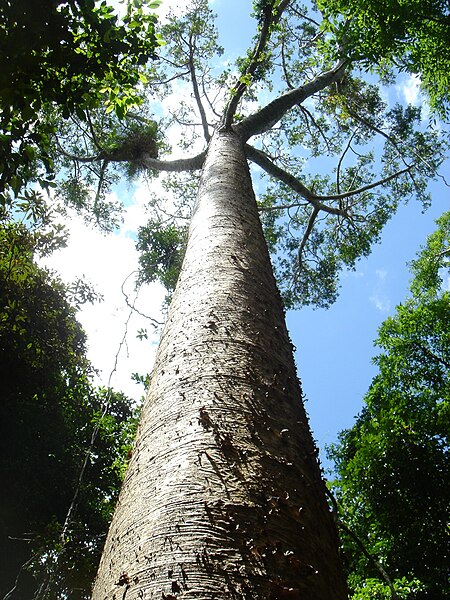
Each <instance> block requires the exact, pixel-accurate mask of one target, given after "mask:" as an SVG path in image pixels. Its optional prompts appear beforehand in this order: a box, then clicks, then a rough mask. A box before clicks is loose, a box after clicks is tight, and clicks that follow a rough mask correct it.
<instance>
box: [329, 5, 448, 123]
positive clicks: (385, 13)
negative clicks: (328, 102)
mask: <svg viewBox="0 0 450 600" xmlns="http://www.w3.org/2000/svg"><path fill="white" fill-rule="evenodd" d="M318 4H319V7H320V8H321V9H322V10H323V11H324V12H325V14H326V16H327V25H326V29H327V30H328V31H329V32H330V33H332V36H333V38H335V39H336V38H337V39H340V40H341V42H342V51H343V52H344V54H345V53H348V52H350V53H352V54H353V55H354V56H356V57H358V58H360V59H362V60H363V61H364V62H365V64H366V65H368V66H369V67H370V68H374V67H378V68H381V70H382V71H383V70H384V71H386V69H387V68H389V67H392V66H393V65H395V67H397V68H398V69H400V70H402V71H406V72H408V73H411V74H414V75H417V76H418V77H419V79H420V81H421V83H422V87H423V89H424V90H425V92H426V93H427V95H428V98H429V101H430V104H431V107H432V108H433V109H434V110H435V111H436V112H437V113H438V114H440V115H441V116H445V115H448V110H449V107H450V96H449V89H450V79H449V72H450V57H449V53H448V40H449V37H450V12H449V7H448V2H446V1H445V0H406V1H400V0H382V1H379V0H377V1H376V2H363V1H362V0H331V2H329V1H328V0H327V1H323V0H320V1H319V3H318ZM345 55H346V54H345Z"/></svg>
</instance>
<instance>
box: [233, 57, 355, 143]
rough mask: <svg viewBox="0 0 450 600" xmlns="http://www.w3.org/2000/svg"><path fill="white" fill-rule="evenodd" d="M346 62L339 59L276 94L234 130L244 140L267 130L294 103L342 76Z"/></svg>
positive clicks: (298, 102) (299, 102)
mask: <svg viewBox="0 0 450 600" xmlns="http://www.w3.org/2000/svg"><path fill="white" fill-rule="evenodd" d="M346 64H347V61H343V60H341V61H339V62H338V63H337V64H336V65H335V66H334V67H333V68H332V69H331V70H330V71H325V72H324V73H321V74H320V75H317V77H315V78H314V79H313V80H312V81H308V83H305V84H304V85H301V86H299V87H297V88H295V89H293V90H289V91H287V92H285V93H284V94H282V95H281V96H278V98H276V99H275V100H272V102H269V104H267V105H266V106H265V107H264V108H262V109H261V110H259V111H258V112H256V113H254V114H253V115H250V116H248V117H246V118H245V119H243V120H242V121H241V122H240V123H238V124H237V125H235V126H234V130H235V131H236V133H238V134H239V135H240V136H242V138H243V139H244V140H245V141H247V140H248V139H249V138H250V137H252V136H254V135H258V134H260V133H264V132H265V131H268V130H269V129H271V128H272V127H273V126H274V125H275V123H278V121H279V120H280V119H281V118H282V117H283V116H284V115H285V114H286V113H287V112H288V111H289V110H290V109H291V108H293V107H294V106H295V105H296V104H301V103H302V102H304V101H305V100H306V99H307V98H309V97H310V96H312V95H313V94H315V93H317V92H319V91H320V90H323V89H324V88H326V87H328V86H329V85H330V84H331V83H333V82H335V81H338V80H339V79H340V78H341V77H342V71H343V69H344V68H345V66H346Z"/></svg>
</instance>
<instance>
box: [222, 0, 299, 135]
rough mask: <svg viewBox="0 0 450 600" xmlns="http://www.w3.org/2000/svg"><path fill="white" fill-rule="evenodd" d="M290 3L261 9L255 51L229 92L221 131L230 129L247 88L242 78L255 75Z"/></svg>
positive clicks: (283, 1)
mask: <svg viewBox="0 0 450 600" xmlns="http://www.w3.org/2000/svg"><path fill="white" fill-rule="evenodd" d="M290 1H291V0H281V1H280V3H279V5H278V6H277V7H274V5H275V2H273V3H272V5H268V6H267V7H266V8H265V9H263V21H262V25H261V27H260V33H259V37H258V40H257V42H256V46H255V49H254V50H253V56H252V58H251V60H250V64H249V65H248V67H247V69H246V70H245V73H242V75H241V78H240V80H239V82H238V84H237V85H236V86H235V87H234V88H233V90H232V91H231V99H230V101H229V102H228V105H227V107H226V109H225V114H224V116H223V121H222V128H223V129H230V127H231V124H232V122H233V118H234V115H235V114H236V110H237V107H238V104H239V102H240V101H241V98H242V96H243V95H244V93H245V91H246V90H247V88H248V86H249V83H248V81H245V80H244V78H245V79H246V80H247V79H252V78H253V76H254V74H255V73H256V70H257V68H258V65H259V62H260V59H261V56H262V55H263V53H264V51H265V49H266V45H267V42H268V41H269V38H270V34H271V33H272V28H273V26H274V25H276V24H277V23H278V21H279V20H280V18H281V15H282V14H283V11H284V10H285V9H286V7H287V6H288V4H289V2H290Z"/></svg>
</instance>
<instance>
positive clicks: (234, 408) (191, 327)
mask: <svg viewBox="0 0 450 600" xmlns="http://www.w3.org/2000/svg"><path fill="white" fill-rule="evenodd" d="M345 597H346V591H345V583H344V580H343V576H342V574H341V570H340V565H339V559H338V554H337V536H336V532H335V528H334V524H333V522H332V518H331V515H330V513H329V511H328V508H327V505H326V501H325V494H324V484H323V482H322V480H321V476H320V470H319V467H318V465H317V461H316V454H315V448H314V444H313V441H312V439H311V435H310V432H309V428H308V423H307V417H306V415H305V412H304V409H303V407H302V404H301V391H300V387H299V384H298V381H297V378H296V371H295V365H294V361H293V357H292V348H291V343H290V341H289V337H288V334H287V330H286V326H285V323H284V315H283V309H282V305H281V300H280V297H279V293H278V291H277V288H276V284H275V280H274V277H273V274H272V268H271V264H270V260H269V255H268V251H267V248H266V244H265V241H264V238H263V234H262V230H261V226H260V222H259V217H258V212H257V208H256V202H255V198H254V194H253V190H252V185H251V179H250V175H249V171H248V166H247V162H246V159H245V155H244V150H243V144H242V142H241V141H240V140H239V138H238V137H237V136H236V135H235V134H233V133H231V132H226V133H217V134H216V135H215V136H214V138H213V140H212V142H211V144H210V148H209V151H208V156H207V159H206V163H205V167H204V172H203V176H202V181H201V185H200V190H199V196H198V205H197V208H196V211H195V214H194V216H193V220H192V224H191V228H190V234H189V241H188V247H187V252H186V257H185V260H184V264H183V269H182V272H181V275H180V279H179V281H178V285H177V289H176V291H175V293H174V296H173V300H172V303H171V307H170V311H169V314H168V318H167V323H166V325H165V328H164V332H163V335H162V339H161V344H160V348H159V352H158V356H157V360H156V364H155V367H154V372H153V374H152V378H151V385H150V390H149V393H148V397H147V400H146V403H145V405H144V407H143V410H142V419H141V424H140V427H139V432H138V435H137V439H136V444H135V448H134V452H133V457H132V459H131V462H130V466H129V468H128V472H127V476H126V481H125V483H124V486H123V489H122V492H121V496H120V499H119V502H118V506H117V509H116V512H115V515H114V519H113V522H112V525H111V528H110V532H109V535H108V539H107V543H106V546H105V550H104V554H103V558H102V561H101V564H100V568H99V573H98V576H97V580H96V584H95V586H94V592H93V596H92V598H93V600H105V599H107V598H108V599H113V598H116V599H117V600H122V598H126V600H134V599H137V598H144V599H150V598H155V599H156V598H162V599H164V598H166V599H171V600H173V599H181V598H183V599H187V598H197V599H203V600H211V599H212V598H216V599H219V598H224V599H225V598H227V599H229V598H236V599H237V598H245V599H251V598H273V599H282V598H304V599H305V600H306V599H307V600H330V598H333V599H334V600H339V599H343V598H345Z"/></svg>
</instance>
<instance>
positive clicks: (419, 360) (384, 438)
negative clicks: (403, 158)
mask: <svg viewBox="0 0 450 600" xmlns="http://www.w3.org/2000/svg"><path fill="white" fill-rule="evenodd" d="M449 240H450V214H449V213H445V214H444V215H443V216H442V217H441V218H440V219H439V220H438V229H437V231H436V232H435V233H433V234H432V235H431V236H430V237H429V239H428V242H427V245H426V247H425V248H424V249H423V250H422V252H421V253H420V256H419V258H418V259H417V260H416V261H414V262H413V264H412V272H413V273H414V278H413V281H412V284H411V291H412V295H411V297H410V298H408V299H407V300H406V302H405V303H404V304H401V305H400V306H398V307H397V310H396V314H395V316H393V317H390V318H388V319H387V320H386V321H385V322H384V323H383V324H382V326H381V328H380V331H379V337H378V339H377V341H376V344H377V345H378V346H379V347H380V348H381V350H382V353H381V354H380V355H379V356H378V357H377V358H376V359H375V362H376V364H377V365H378V367H379V374H378V375H377V376H376V377H375V379H374V380H373V382H372V384H371V386H370V389H369V391H368V393H367V395H366V397H365V406H364V409H363V411H362V412H361V414H360V415H359V417H358V418H357V421H356V423H355V425H354V426H353V427H352V428H351V429H349V430H345V431H343V432H342V433H341V434H340V436H339V443H338V444H336V445H334V446H333V447H332V449H331V456H332V457H333V458H334V460H335V462H336V468H337V481H336V482H335V487H336V490H337V495H338V498H339V501H340V504H341V508H342V511H343V513H344V515H345V516H342V518H343V520H344V521H345V523H346V524H347V525H348V526H349V527H350V529H351V530H352V531H353V532H354V533H356V534H357V535H358V537H359V538H360V539H361V540H364V541H365V543H367V548H368V550H369V552H370V553H371V554H372V555H373V556H374V558H375V559H377V560H378V561H379V562H381V563H382V565H383V567H384V569H385V570H386V571H387V573H389V575H390V577H391V579H392V580H393V585H394V587H395V588H396V589H397V594H398V597H399V598H408V599H414V600H422V599H424V600H425V599H430V600H434V599H436V600H438V599H441V598H448V597H449V596H450V587H449V582H448V561H449V554H450V548H449V542H448V532H447V522H448V506H449V501H450V497H449V492H448V486H447V485H446V484H447V481H448V477H449V474H450V473H449V439H448V433H449V430H450V428H449V425H450V421H449V418H450V412H449V406H450V405H449V381H448V375H449V367H450V354H449V352H450V345H449V341H450V340H449V325H450V323H449V315H450V310H449V309H450V294H449V292H448V291H447V290H446V284H445V283H444V281H443V278H444V276H447V274H448V260H447V256H448V252H449ZM344 545H345V547H346V549H347V553H348V556H349V560H350V563H349V570H350V582H351V587H352V590H353V596H352V597H353V598H355V599H356V598H358V599H359V598H361V599H362V598H369V597H374V596H373V594H374V590H375V589H376V590H377V594H378V595H377V597H380V598H381V597H383V598H384V597H386V598H389V597H391V593H390V590H389V587H388V585H387V584H386V582H384V581H383V580H382V578H381V576H380V573H379V572H378V571H377V569H376V568H375V566H374V562H373V561H369V560H368V558H367V556H364V555H362V554H361V551H360V548H358V547H357V546H356V545H355V540H354V539H353V538H347V535H345V536H344Z"/></svg>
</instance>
